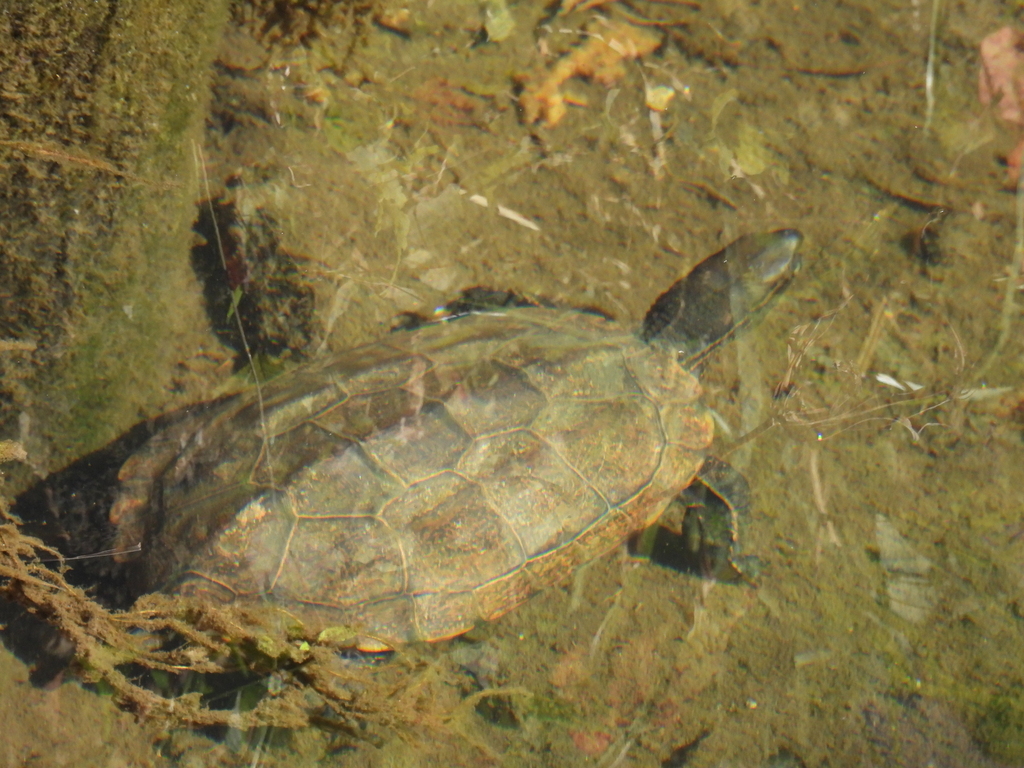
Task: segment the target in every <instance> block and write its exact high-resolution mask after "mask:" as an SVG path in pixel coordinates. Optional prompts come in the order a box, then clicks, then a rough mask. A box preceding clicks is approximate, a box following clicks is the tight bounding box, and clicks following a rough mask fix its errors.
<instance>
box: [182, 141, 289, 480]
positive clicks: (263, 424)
mask: <svg viewBox="0 0 1024 768" xmlns="http://www.w3.org/2000/svg"><path fill="white" fill-rule="evenodd" d="M192 153H193V157H194V159H195V162H196V165H198V166H199V170H200V171H201V172H202V174H203V189H204V190H205V191H206V201H207V204H208V205H209V206H210V221H211V222H213V233H214V235H215V236H216V239H217V251H218V253H219V254H220V263H221V266H222V267H223V268H224V272H225V273H226V272H227V271H228V263H227V257H225V255H224V241H223V240H222V239H221V236H220V226H218V224H217V211H216V210H215V209H214V207H213V193H211V192H210V178H209V176H207V174H206V158H205V157H203V149H202V147H200V146H199V145H198V144H197V143H196V142H194V141H193V142H192ZM232 314H233V315H234V316H235V323H236V324H237V325H238V337H239V338H240V339H241V340H242V348H243V349H244V350H245V357H246V359H247V360H248V361H249V369H250V370H251V371H252V378H253V381H254V382H256V403H257V405H258V406H259V410H260V431H261V432H262V433H263V451H264V453H265V454H266V457H267V473H268V474H269V475H270V477H269V480H270V485H271V486H274V485H275V483H274V462H273V460H272V457H271V455H270V433H269V432H268V431H267V417H266V413H265V411H264V408H263V387H262V386H261V385H260V374H259V371H258V370H257V368H256V361H255V360H253V357H252V352H251V351H250V349H249V340H248V339H247V338H246V337H245V328H244V327H243V326H242V317H241V314H240V313H239V312H238V308H237V306H236V307H235V311H234V312H233V313H232Z"/></svg>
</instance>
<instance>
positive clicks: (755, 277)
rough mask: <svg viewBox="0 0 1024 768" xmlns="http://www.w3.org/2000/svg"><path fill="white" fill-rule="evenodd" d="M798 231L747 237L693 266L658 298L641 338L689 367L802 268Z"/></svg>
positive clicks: (737, 326)
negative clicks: (668, 350) (674, 353)
mask: <svg viewBox="0 0 1024 768" xmlns="http://www.w3.org/2000/svg"><path fill="white" fill-rule="evenodd" d="M802 241H803V235H801V234H800V233H799V232H798V231H796V230H795V229H779V230H776V231H774V232H768V233H764V234H757V235H744V236H743V237H741V238H740V239H739V240H736V241H734V242H732V243H730V244H729V245H727V246H726V247H725V248H723V249H722V250H720V251H718V253H715V254H713V255H711V256H708V257H707V258H706V259H704V261H702V262H700V264H698V265H697V266H696V267H694V268H693V269H692V270H690V273H689V274H688V275H686V277H684V278H682V279H681V280H679V281H677V282H676V283H675V284H674V285H673V286H672V287H671V288H669V289H668V290H667V291H665V293H663V294H661V296H659V297H658V299H657V301H655V302H654V304H653V305H652V306H651V308H650V310H648V312H647V316H646V317H645V318H644V323H643V326H642V327H641V329H640V337H641V338H642V339H643V340H644V341H648V342H649V341H655V340H657V341H658V342H660V343H662V344H668V345H670V346H673V347H675V348H676V350H677V351H678V352H679V357H680V360H681V361H682V363H683V365H684V366H686V367H687V368H692V367H694V366H696V365H697V364H698V363H700V361H701V360H702V359H703V358H704V356H705V355H707V353H708V352H710V351H711V350H712V349H714V348H715V347H716V346H718V345H719V344H720V343H722V342H723V341H726V340H727V339H729V338H731V337H732V335H733V334H734V333H735V332H736V331H737V330H738V329H739V328H741V327H743V326H744V325H746V324H747V323H749V322H750V321H751V320H752V319H753V318H755V317H757V316H758V315H759V314H760V312H761V311H762V310H764V309H765V308H766V307H767V306H768V305H769V304H770V303H771V300H772V299H773V298H774V297H775V296H777V295H778V294H779V292H780V291H781V290H782V289H783V288H785V287H786V285H788V284H789V281H790V280H791V279H792V277H793V275H794V274H795V273H796V271H797V269H799V267H800V256H799V254H798V253H797V250H798V249H799V247H800V243H801V242H802Z"/></svg>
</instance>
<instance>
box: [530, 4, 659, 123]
mask: <svg viewBox="0 0 1024 768" xmlns="http://www.w3.org/2000/svg"><path fill="white" fill-rule="evenodd" d="M584 33H585V35H586V36H587V39H586V41H585V42H584V43H582V44H581V45H579V46H578V47H576V48H574V49H573V50H572V52H571V53H568V54H566V55H565V56H563V57H562V58H560V59H559V60H558V61H557V62H555V65H554V66H553V67H552V68H551V69H550V70H549V71H546V72H544V73H541V74H538V75H536V76H534V77H532V78H528V79H527V80H526V85H525V87H524V88H523V92H522V94H521V95H520V97H519V105H520V106H521V107H522V109H523V113H524V114H523V119H524V121H525V122H526V123H527V124H533V123H536V122H537V121H538V120H541V119H543V120H544V124H545V125H546V126H547V127H548V128H553V127H554V126H556V125H558V123H559V122H561V120H562V118H563V117H565V114H566V112H567V111H568V106H567V104H571V103H575V102H574V101H573V99H572V98H570V97H567V96H566V94H565V93H564V92H563V91H562V86H563V85H564V84H565V83H566V82H567V81H568V80H570V79H572V78H573V77H576V76H577V75H578V76H580V77H587V78H591V79H593V80H594V81H595V82H598V83H600V84H601V85H603V86H606V87H610V86H611V85H614V84H615V82H616V81H618V80H621V79H622V78H623V77H624V76H625V74H626V69H625V67H624V66H623V62H625V61H631V60H633V59H638V58H640V57H641V56H646V55H647V54H649V53H652V52H654V51H655V50H657V49H658V48H660V47H661V43H662V36H661V35H660V34H658V33H657V32H653V31H651V30H649V29H643V28H641V27H637V26H634V25H632V24H629V23H627V22H624V21H616V20H611V21H609V20H607V19H603V18H599V19H597V20H596V21H594V22H591V23H590V24H588V25H587V27H586V30H585V32H584Z"/></svg>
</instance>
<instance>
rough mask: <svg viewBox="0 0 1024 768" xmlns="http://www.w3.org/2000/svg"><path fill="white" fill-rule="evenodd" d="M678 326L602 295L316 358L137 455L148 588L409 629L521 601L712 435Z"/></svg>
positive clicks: (125, 515)
mask: <svg viewBox="0 0 1024 768" xmlns="http://www.w3.org/2000/svg"><path fill="white" fill-rule="evenodd" d="M700 392H701V390H700V385H699V384H698V382H697V380H696V379H695V378H694V377H693V376H692V375H691V374H690V373H689V372H687V371H686V370H685V369H684V368H683V367H682V366H681V365H680V364H679V363H678V362H677V354H676V352H675V351H674V350H673V349H670V348H669V347H668V346H661V345H660V344H658V343H657V342H654V343H650V344H647V343H644V342H642V341H641V340H640V339H639V338H638V337H637V336H636V335H634V334H633V333H631V332H629V331H627V330H626V329H624V328H623V327H622V326H620V325H618V324H617V323H615V322H612V321H609V320H607V319H605V318H602V317H598V316H594V315H589V314H585V313H581V312H572V311H556V310H550V309H540V308H522V309H513V310H509V311H505V312H502V313H496V314H475V315H469V316H466V317H462V318H459V319H456V320H451V321H449V322H441V323H437V324H433V325H428V326H425V327H422V328H419V329H417V330H413V331H401V332H396V333H393V334H391V335H390V336H388V337H387V338H386V339H384V340H382V341H380V342H379V343H375V344H371V345H367V346H363V347H359V348H356V349H353V350H351V351H349V352H346V353H342V354H340V355H336V356H333V357H331V358H329V359H325V360H323V361H320V362H317V363H314V364H312V365H309V366H306V367H303V368H299V369H297V370H295V371H293V372H292V373H290V374H286V375H284V376H282V377H280V378H278V379H275V380H274V381H272V382H270V383H268V384H265V385H264V386H263V387H262V388H261V391H260V392H259V393H257V392H252V393H249V394H245V395H242V396H239V397H236V398H234V399H231V400H228V401H225V402H222V403H220V404H218V405H215V406H213V407H212V409H207V410H206V411H204V412H202V413H198V414H196V415H195V416H192V417H190V418H187V419H185V420H184V421H182V422H181V423H179V424H178V425H176V426H175V427H173V428H171V429H168V430H167V431H165V432H163V433H160V434H158V435H157V436H155V437H154V438H153V439H152V440H151V441H150V443H149V444H148V445H147V446H146V447H145V448H144V449H143V450H142V451H141V452H140V453H139V454H137V455H136V456H135V457H133V459H132V460H131V461H129V462H128V463H127V464H126V465H125V466H124V467H123V468H122V470H121V481H122V486H121V488H122V490H121V495H120V497H119V499H118V500H117V502H116V503H115V505H114V507H113V509H112V511H111V519H112V520H113V521H114V522H116V523H117V524H118V526H119V542H118V545H119V546H130V545H134V544H136V543H138V542H140V541H141V542H142V551H141V555H139V556H138V561H137V563H138V567H139V575H140V579H141V582H140V584H139V590H140V591H152V590H154V589H164V590H167V591H171V592H177V593H180V594H189V595H202V596H207V597H209V598H212V599H215V600H217V601H221V602H233V601H244V602H255V601H270V602H272V603H273V604H274V605H276V606H277V607H278V608H280V609H282V610H284V611H285V612H287V613H288V614H289V615H291V616H294V617H295V618H296V619H298V620H299V621H301V622H303V624H304V625H305V626H306V627H307V628H308V629H311V630H314V631H319V630H321V629H325V628H329V627H333V626H346V627H355V628H358V629H359V631H360V632H363V633H365V634H366V635H368V636H372V637H375V638H378V639H379V640H382V641H384V642H385V643H389V644H394V643H402V642H409V641H416V640H427V641H432V640H439V639H442V638H447V637H452V636H455V635H458V634H460V633H462V632H465V631H466V630H468V629H469V628H470V627H472V626H473V625H474V623H476V622H478V621H481V620H490V619H494V618H496V617H498V616H501V615H502V614H504V613H505V612H507V611H509V610H511V609H512V608H514V607H515V606H516V605H518V604H520V603H521V602H523V601H524V600H525V599H526V598H527V597H529V596H530V595H531V594H533V593H534V592H536V591H537V590H539V589H542V588H544V587H546V586H548V585H550V584H552V583H555V582H557V581H559V580H560V579H562V578H563V577H565V576H566V575H568V574H569V573H570V572H571V571H572V569H574V568H576V567H577V566H579V565H580V564H582V563H585V562H587V561H589V560H591V559H593V558H595V557H597V556H598V555H601V554H602V553H604V552H606V551H608V550H609V549H612V548H613V547H615V546H616V545H617V544H619V543H620V542H621V541H623V540H624V539H625V538H626V537H627V536H628V535H629V534H630V533H632V532H634V531H636V530H639V529H640V528H642V527H644V526H645V525H647V524H649V523H650V522H652V521H653V520H654V519H656V518H657V517H658V516H659V515H660V514H661V512H662V511H663V510H664V508H665V507H666V506H667V504H668V503H669V502H670V501H671V500H672V498H673V497H674V496H675V495H676V494H677V493H678V492H679V491H680V490H681V489H682V488H684V487H685V486H687V485H688V484H689V483H690V482H691V480H692V479H693V477H694V475H695V474H696V472H697V471H698V470H699V469H700V466H701V463H702V462H703V460H704V452H705V450H706V449H707V447H708V445H709V443H710V442H711V438H712V421H711V418H710V416H709V414H708V412H707V411H706V410H705V409H704V408H703V407H702V406H701V405H700V403H699V402H698V398H699V395H700Z"/></svg>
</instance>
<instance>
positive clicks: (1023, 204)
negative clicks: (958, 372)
mask: <svg viewBox="0 0 1024 768" xmlns="http://www.w3.org/2000/svg"><path fill="white" fill-rule="evenodd" d="M1022 264H1024V173H1018V174H1017V239H1016V242H1014V244H1013V257H1012V258H1011V259H1010V269H1009V270H1008V274H1007V275H1006V293H1004V294H1003V311H1002V313H1001V314H1000V317H999V337H998V338H997V339H996V343H995V346H994V347H992V351H991V352H989V353H988V357H986V358H985V362H984V363H982V365H981V367H980V368H979V369H978V373H977V376H978V378H981V377H982V376H984V375H985V373H986V372H987V371H988V369H989V368H990V367H991V366H992V363H994V362H995V361H996V357H998V356H999V353H1000V352H1001V351H1002V349H1003V346H1004V345H1005V344H1006V342H1007V340H1008V339H1009V338H1010V327H1011V326H1012V325H1013V315H1014V310H1015V304H1014V301H1013V295H1014V294H1015V293H1016V292H1017V290H1018V288H1017V286H1018V282H1019V280H1020V271H1021V265H1022Z"/></svg>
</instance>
